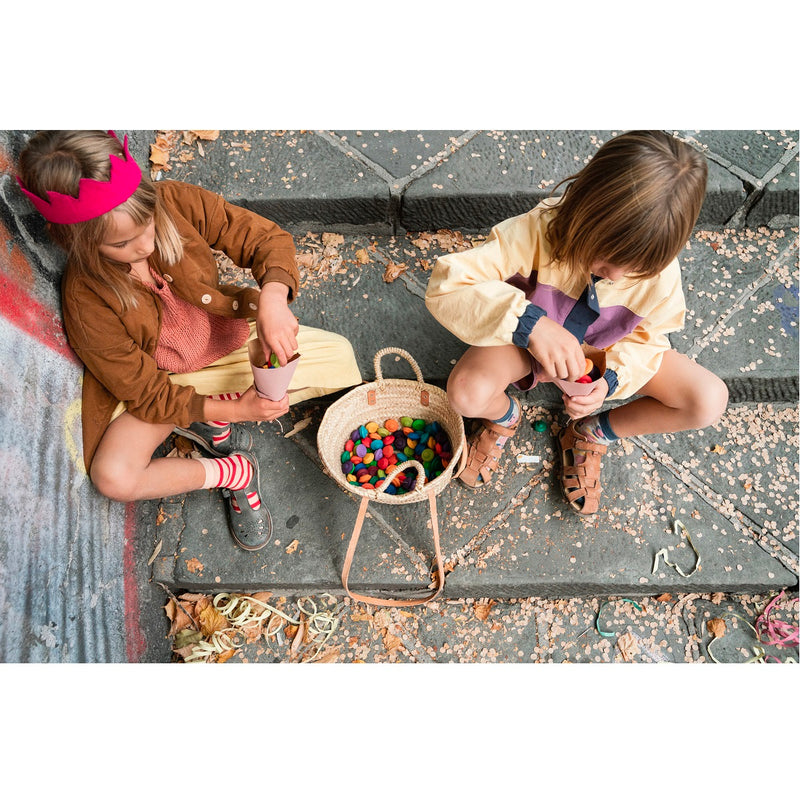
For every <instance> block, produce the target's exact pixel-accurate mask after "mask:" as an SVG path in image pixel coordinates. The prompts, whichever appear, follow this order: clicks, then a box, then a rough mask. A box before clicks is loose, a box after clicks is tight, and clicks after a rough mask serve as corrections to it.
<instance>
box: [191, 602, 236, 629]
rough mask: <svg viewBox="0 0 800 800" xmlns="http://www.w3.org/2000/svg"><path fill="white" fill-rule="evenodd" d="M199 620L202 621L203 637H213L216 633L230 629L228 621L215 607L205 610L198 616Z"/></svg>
mask: <svg viewBox="0 0 800 800" xmlns="http://www.w3.org/2000/svg"><path fill="white" fill-rule="evenodd" d="M198 620H199V621H200V630H201V631H202V633H203V636H211V634H212V633H215V632H216V631H224V630H225V629H226V628H229V627H230V623H229V622H228V620H227V619H225V617H223V616H222V614H220V613H219V611H217V609H216V608H214V606H208V607H207V608H204V609H203V610H202V611H201V612H200V613H199V614H198Z"/></svg>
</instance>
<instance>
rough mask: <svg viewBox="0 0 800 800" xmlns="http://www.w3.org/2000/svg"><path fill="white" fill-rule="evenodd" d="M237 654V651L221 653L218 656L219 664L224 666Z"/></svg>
mask: <svg viewBox="0 0 800 800" xmlns="http://www.w3.org/2000/svg"><path fill="white" fill-rule="evenodd" d="M235 652H236V651H235V650H226V651H225V652H224V653H220V654H219V655H218V656H217V664H224V663H225V662H226V661H227V660H228V659H229V658H230V657H231V656H232V655H233V654H234V653H235Z"/></svg>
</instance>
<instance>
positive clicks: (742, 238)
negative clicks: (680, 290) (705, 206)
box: [670, 229, 800, 380]
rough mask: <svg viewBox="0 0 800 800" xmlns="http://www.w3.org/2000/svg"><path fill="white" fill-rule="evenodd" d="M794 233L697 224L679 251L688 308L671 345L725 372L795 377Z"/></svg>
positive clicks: (734, 375)
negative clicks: (701, 228) (713, 228)
mask: <svg viewBox="0 0 800 800" xmlns="http://www.w3.org/2000/svg"><path fill="white" fill-rule="evenodd" d="M796 242H797V234H796V233H795V232H792V231H791V230H787V231H768V230H766V229H759V230H753V229H745V230H741V231H732V230H726V231H721V232H720V231H716V232H713V231H698V232H696V233H695V235H694V237H693V238H692V240H691V242H690V244H689V247H688V248H687V249H686V250H684V252H683V254H682V255H681V264H682V267H683V287H684V292H685V294H686V302H687V315H686V324H685V326H684V329H683V330H682V331H679V332H677V333H674V334H672V335H671V336H670V338H671V341H672V344H673V346H674V347H675V348H676V349H678V350H679V351H681V352H685V353H688V354H690V355H693V356H696V357H697V360H698V362H699V363H700V364H702V365H703V366H705V367H707V368H708V369H710V370H711V371H712V372H714V373H716V374H718V375H720V376H721V377H723V378H740V377H747V378H750V379H754V380H757V379H771V378H779V377H782V376H797V371H798V368H797V365H798V358H800V355H799V353H798V319H797V313H798V303H797V298H798V283H797V246H796Z"/></svg>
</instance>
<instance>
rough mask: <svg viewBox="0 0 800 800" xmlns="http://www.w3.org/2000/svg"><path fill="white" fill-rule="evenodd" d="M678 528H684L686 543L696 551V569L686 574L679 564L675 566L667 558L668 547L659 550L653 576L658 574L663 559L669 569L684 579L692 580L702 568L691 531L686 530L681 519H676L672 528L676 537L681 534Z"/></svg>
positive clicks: (654, 563)
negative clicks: (659, 562)
mask: <svg viewBox="0 0 800 800" xmlns="http://www.w3.org/2000/svg"><path fill="white" fill-rule="evenodd" d="M678 528H682V529H683V532H684V534H685V535H686V541H687V542H689V546H690V547H691V548H692V550H694V554H695V555H696V556H697V561H695V564H694V567H693V568H692V571H691V572H688V573H686V572H684V571H683V570H682V569H681V568H680V567H679V566H678V565H677V564H674V563H673V562H672V561H670V560H669V559H668V558H667V556H668V555H669V549H668V548H666V547H662V548H661V550H659V551H658V552H657V553H656V555H655V560H654V561H653V571H652V572H651V573H650V574H651V575H655V574H656V570H657V569H658V559H659V558H663V559H664V563H665V564H666V565H667V566H668V567H672V568H673V569H674V570H675V571H676V572H677V573H678V574H679V575H680V576H681V577H683V578H690V577H691V576H692V575H694V574H695V572H697V570H698V568H699V567H700V553H698V552H697V548H696V547H695V546H694V542H692V537H691V536H689V531H687V530H686V526H685V525H684V524H683V523H682V522H681V521H680V520H679V519H676V520H675V522H674V524H673V526H672V532H673V533H674V534H675V535H676V536H680V533H679V532H678Z"/></svg>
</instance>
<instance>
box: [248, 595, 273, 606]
mask: <svg viewBox="0 0 800 800" xmlns="http://www.w3.org/2000/svg"><path fill="white" fill-rule="evenodd" d="M248 597H252V598H253V600H260V601H261V602H262V603H266V602H267V600H269V599H270V598H271V597H272V592H253V594H250V595H248Z"/></svg>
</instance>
